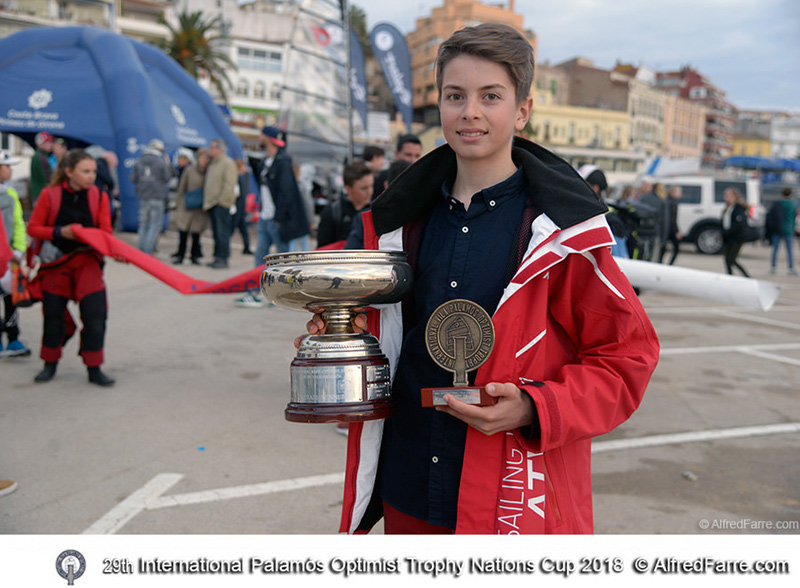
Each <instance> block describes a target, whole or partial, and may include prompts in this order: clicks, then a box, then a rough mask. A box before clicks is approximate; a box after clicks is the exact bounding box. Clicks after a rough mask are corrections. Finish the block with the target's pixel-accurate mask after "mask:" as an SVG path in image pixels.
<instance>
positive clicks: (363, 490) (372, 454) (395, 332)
mask: <svg viewBox="0 0 800 588" xmlns="http://www.w3.org/2000/svg"><path fill="white" fill-rule="evenodd" d="M378 249H380V250H381V251H402V250H403V230H402V229H397V230H395V231H392V232H391V233H387V234H385V235H381V236H380V238H379V239H378ZM376 308H378V309H379V310H380V321H381V327H380V329H381V332H380V337H379V340H380V344H381V350H382V351H383V353H384V355H386V357H387V358H388V359H389V366H390V373H391V377H392V379H394V375H395V372H396V371H397V362H398V360H399V359H400V346H401V345H402V342H403V312H402V308H401V306H400V303H399V302H397V303H395V304H385V305H384V304H382V305H380V306H376ZM383 422H384V421H383V420H376V421H365V422H364V426H363V428H362V431H361V438H360V439H359V453H360V456H361V457H360V459H359V461H358V470H357V474H356V487H355V502H354V504H353V516H352V518H351V522H350V529H349V532H350V533H351V534H352V533H354V532H355V530H356V529H357V528H358V525H359V524H360V523H361V519H362V518H364V513H365V512H366V510H367V507H368V506H369V501H370V498H371V497H372V491H373V490H374V488H375V478H376V475H377V472H378V457H379V456H380V451H381V439H382V438H383Z"/></svg>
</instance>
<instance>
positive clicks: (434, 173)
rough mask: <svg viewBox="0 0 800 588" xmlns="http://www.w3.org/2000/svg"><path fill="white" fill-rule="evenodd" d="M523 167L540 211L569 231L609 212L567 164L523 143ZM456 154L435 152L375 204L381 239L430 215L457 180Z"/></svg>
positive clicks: (518, 141) (517, 156)
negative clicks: (449, 181)
mask: <svg viewBox="0 0 800 588" xmlns="http://www.w3.org/2000/svg"><path fill="white" fill-rule="evenodd" d="M511 157H512V159H513V160H514V163H515V164H516V165H517V166H519V167H522V169H523V171H524V173H525V178H526V180H527V183H528V190H529V192H530V196H531V198H532V200H533V204H534V206H535V207H536V208H538V209H539V210H541V211H542V212H543V213H544V214H546V215H547V216H548V217H550V219H552V220H553V222H555V223H556V225H557V226H558V227H559V228H562V229H565V228H567V227H571V226H573V225H576V224H578V223H580V222H583V221H585V220H587V219H589V218H592V217H593V216H597V215H598V214H604V213H605V212H606V211H607V208H606V206H605V205H604V204H603V203H601V202H600V201H599V200H598V199H597V196H596V195H595V193H594V190H592V188H591V187H590V186H589V184H587V183H586V181H585V180H584V179H583V178H582V177H581V176H580V175H579V174H578V172H577V171H576V170H575V169H574V168H573V167H572V166H571V165H570V164H569V163H567V162H566V161H564V160H563V159H561V158H560V157H558V156H557V155H555V154H554V153H552V152H550V151H548V150H547V149H545V148H543V147H541V146H539V145H537V144H535V143H532V142H531V141H528V140H526V139H522V138H520V137H515V138H514V145H513V147H512V151H511ZM455 172H456V154H455V152H454V151H453V149H452V148H451V147H450V146H449V145H442V146H441V147H439V148H437V149H435V150H433V151H431V152H430V153H428V154H427V155H426V156H425V157H423V158H421V159H420V160H418V161H417V162H416V163H414V165H412V166H410V167H408V168H407V169H406V170H405V171H404V172H403V173H401V174H400V175H399V176H398V177H397V179H395V181H394V182H392V183H391V184H390V185H389V187H388V188H386V190H385V191H384V192H383V193H382V194H381V195H380V196H379V197H378V198H377V199H376V200H375V202H373V203H372V216H373V219H374V223H375V230H376V232H377V234H378V235H383V234H386V233H389V232H391V231H393V230H395V229H398V228H400V227H402V226H403V225H405V224H407V223H408V222H410V221H411V220H413V219H415V218H419V217H422V216H424V215H426V214H428V213H429V212H430V211H431V210H432V209H433V208H434V207H435V206H436V203H437V202H438V201H439V199H440V198H441V197H442V191H441V187H442V183H443V182H444V181H445V180H447V179H448V178H451V177H454V176H455Z"/></svg>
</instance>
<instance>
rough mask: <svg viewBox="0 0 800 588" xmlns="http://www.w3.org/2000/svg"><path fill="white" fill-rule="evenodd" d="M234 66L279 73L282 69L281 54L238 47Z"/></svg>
mask: <svg viewBox="0 0 800 588" xmlns="http://www.w3.org/2000/svg"><path fill="white" fill-rule="evenodd" d="M236 65H238V66H239V67H240V68H242V69H255V70H258V71H271V72H276V73H280V72H281V68H282V60H281V54H280V53H278V52H277V51H267V50H265V49H251V48H250V47H239V48H238V49H237V60H236Z"/></svg>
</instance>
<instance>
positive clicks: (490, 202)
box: [489, 200, 497, 206]
mask: <svg viewBox="0 0 800 588" xmlns="http://www.w3.org/2000/svg"><path fill="white" fill-rule="evenodd" d="M496 204H497V203H496V202H495V201H494V200H489V206H495V205H496Z"/></svg>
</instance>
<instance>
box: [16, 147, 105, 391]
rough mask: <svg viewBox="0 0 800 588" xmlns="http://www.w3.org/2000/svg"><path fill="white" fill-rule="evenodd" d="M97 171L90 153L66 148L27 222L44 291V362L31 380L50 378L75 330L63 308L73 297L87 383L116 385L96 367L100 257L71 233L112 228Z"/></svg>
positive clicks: (100, 331)
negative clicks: (37, 243)
mask: <svg viewBox="0 0 800 588" xmlns="http://www.w3.org/2000/svg"><path fill="white" fill-rule="evenodd" d="M96 175H97V163H96V162H95V160H94V158H93V157H92V156H91V155H89V154H88V153H86V152H85V151H83V150H82V149H73V150H71V151H69V152H68V153H67V154H66V155H65V157H64V158H63V159H62V160H61V162H60V163H59V165H58V168H57V170H56V172H55V174H54V175H53V179H52V182H51V184H50V186H48V187H46V188H45V189H44V190H42V192H41V194H40V195H39V198H38V199H37V201H36V206H35V208H34V209H33V213H32V214H31V219H30V222H29V223H28V234H29V235H30V236H31V237H33V238H34V239H38V240H39V241H40V242H41V243H42V245H41V249H40V250H39V257H40V259H41V262H42V263H41V267H40V268H39V273H38V275H37V278H36V280H37V281H39V283H40V284H41V289H42V312H43V314H44V328H43V332H42V351H41V358H42V359H43V360H44V362H45V364H44V368H43V369H42V371H40V372H39V373H38V374H37V375H36V377H35V378H34V381H35V382H40V383H41V382H49V381H50V380H52V379H53V376H55V373H56V367H57V366H58V361H59V360H60V359H61V349H62V347H63V345H64V343H65V342H66V341H67V339H69V337H70V336H71V335H72V334H73V333H74V331H75V325H74V322H73V321H72V320H71V315H70V314H69V311H68V309H67V303H68V302H69V301H70V300H74V301H76V302H77V303H78V306H79V308H80V314H81V321H82V323H83V328H82V330H81V336H80V354H81V357H82V358H83V362H84V364H85V365H86V367H87V368H88V371H89V382H91V383H93V384H97V385H98V386H112V385H114V380H113V379H112V378H110V377H109V376H108V375H106V374H105V373H104V372H103V371H102V370H101V369H100V366H101V365H102V364H103V345H104V340H105V333H106V318H107V314H108V304H107V298H106V286H105V282H104V281H103V263H104V262H103V256H102V255H101V254H100V253H98V252H97V251H95V250H94V249H92V248H90V247H89V246H87V245H85V244H83V243H81V242H80V241H78V240H76V238H75V233H74V232H73V226H75V225H80V226H84V227H95V228H99V229H101V230H103V231H107V232H109V233H111V232H112V229H111V210H110V204H109V199H108V194H106V193H105V192H100V190H99V189H98V188H97V187H96V186H95V185H94V181H95V177H96Z"/></svg>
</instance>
